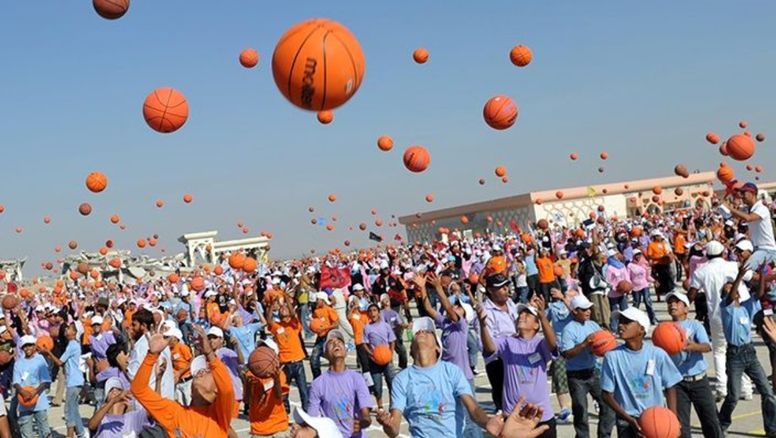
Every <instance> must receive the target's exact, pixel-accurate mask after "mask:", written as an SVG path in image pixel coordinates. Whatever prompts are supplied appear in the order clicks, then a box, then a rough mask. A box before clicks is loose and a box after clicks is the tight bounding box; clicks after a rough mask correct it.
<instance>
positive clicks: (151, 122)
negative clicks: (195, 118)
mask: <svg viewBox="0 0 776 438" xmlns="http://www.w3.org/2000/svg"><path fill="white" fill-rule="evenodd" d="M143 117H145V121H146V123H147V124H148V126H150V127H151V129H153V130H154V131H157V132H161V133H168V132H174V131H177V130H178V129H180V128H181V126H183V124H184V123H186V120H187V119H188V118H189V104H188V102H186V96H184V95H183V94H182V93H181V92H180V91H178V90H176V89H174V88H171V87H162V88H157V89H156V90H154V91H152V92H151V94H149V95H148V96H147V97H146V99H145V102H143Z"/></svg>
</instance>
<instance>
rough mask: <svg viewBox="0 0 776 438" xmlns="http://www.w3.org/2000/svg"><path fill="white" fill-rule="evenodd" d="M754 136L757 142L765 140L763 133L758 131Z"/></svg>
mask: <svg viewBox="0 0 776 438" xmlns="http://www.w3.org/2000/svg"><path fill="white" fill-rule="evenodd" d="M754 138H755V140H757V141H759V142H763V141H765V134H763V133H762V132H758V133H757V135H755V136H754Z"/></svg>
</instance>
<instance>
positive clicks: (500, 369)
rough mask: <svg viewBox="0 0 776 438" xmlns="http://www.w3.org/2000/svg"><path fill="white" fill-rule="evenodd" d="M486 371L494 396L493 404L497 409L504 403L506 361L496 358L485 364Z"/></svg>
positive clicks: (491, 393)
mask: <svg viewBox="0 0 776 438" xmlns="http://www.w3.org/2000/svg"><path fill="white" fill-rule="evenodd" d="M485 373H486V374H487V375H488V382H490V395H491V397H493V404H495V405H496V411H498V410H499V409H501V407H502V406H503V405H504V403H503V402H504V396H503V394H504V393H503V391H504V361H502V360H501V359H496V360H494V361H493V362H491V363H489V364H487V365H485Z"/></svg>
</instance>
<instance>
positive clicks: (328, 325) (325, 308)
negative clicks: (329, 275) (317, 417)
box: [305, 292, 339, 408]
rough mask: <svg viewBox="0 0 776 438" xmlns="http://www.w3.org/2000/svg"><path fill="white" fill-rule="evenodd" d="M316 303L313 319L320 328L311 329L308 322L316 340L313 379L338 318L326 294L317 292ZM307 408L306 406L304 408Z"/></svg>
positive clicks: (312, 362) (315, 376)
mask: <svg viewBox="0 0 776 438" xmlns="http://www.w3.org/2000/svg"><path fill="white" fill-rule="evenodd" d="M315 298H316V303H315V311H313V319H319V320H321V326H320V327H316V328H317V329H318V330H317V331H316V328H313V323H312V322H310V330H312V331H313V332H314V333H315V334H316V335H318V338H316V339H315V345H314V346H313V352H312V354H311V355H310V368H312V369H313V379H315V378H317V377H318V376H320V375H321V355H323V346H324V344H325V343H326V335H327V334H329V331H331V330H332V329H333V328H334V327H336V326H337V323H338V322H339V316H337V312H336V311H335V310H334V309H332V307H331V302H330V301H329V295H328V294H326V292H318V293H316V294H315ZM305 408H307V406H305Z"/></svg>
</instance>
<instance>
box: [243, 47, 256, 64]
mask: <svg viewBox="0 0 776 438" xmlns="http://www.w3.org/2000/svg"><path fill="white" fill-rule="evenodd" d="M240 64H242V66H243V67H245V68H253V67H256V66H257V65H258V64H259V52H257V51H256V49H245V50H243V51H242V52H240Z"/></svg>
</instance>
